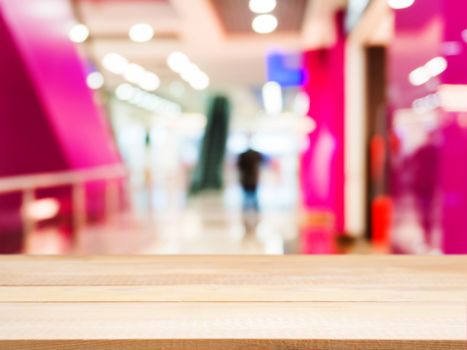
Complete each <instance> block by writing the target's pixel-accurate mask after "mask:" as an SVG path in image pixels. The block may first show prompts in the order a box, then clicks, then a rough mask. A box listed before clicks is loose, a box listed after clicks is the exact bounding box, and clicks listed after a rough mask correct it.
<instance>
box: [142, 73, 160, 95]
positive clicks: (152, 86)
mask: <svg viewBox="0 0 467 350" xmlns="http://www.w3.org/2000/svg"><path fill="white" fill-rule="evenodd" d="M138 85H139V86H140V87H141V88H142V89H144V90H147V91H155V90H157V89H158V88H159V86H160V85H161V80H160V79H159V77H158V76H157V75H156V74H154V73H151V72H145V73H144V75H142V77H141V79H140V80H139V83H138Z"/></svg>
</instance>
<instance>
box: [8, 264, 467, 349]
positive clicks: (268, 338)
mask: <svg viewBox="0 0 467 350" xmlns="http://www.w3.org/2000/svg"><path fill="white" fill-rule="evenodd" d="M466 319H467V257H460V256H454V257H408V256H395V257H390V256H315V257H310V256H288V257H267V256H261V257H260V256H258V257H252V256H224V257H214V256H199V257H188V256H168V257H161V256H159V257H153V256H139V257H122V256H109V257H27V256H5V257H0V349H9V350H10V349H12V350H13V349H28V350H29V349H32V350H34V349H52V350H58V349H76V350H78V349H79V350H87V349H93V350H94V349H106V350H114V349H115V350H127V349H132V350H166V349H173V350H184V349H195V350H208V349H209V350H212V349H216V350H217V349H219V350H223V349H226V350H237V349H264V350H266V349H290V350H292V349H293V350H299V349H316V350H328V349H329V350H331V349H332V350H339V349H342V350H348V349H352V350H357V349H358V350H360V349H362V350H365V349H375V350H383V349H397V350H404V349H407V350H409V349H410V350H413V349H419V350H425V349H459V350H460V349H462V350H466V349H467V341H466V340H467V324H466Z"/></svg>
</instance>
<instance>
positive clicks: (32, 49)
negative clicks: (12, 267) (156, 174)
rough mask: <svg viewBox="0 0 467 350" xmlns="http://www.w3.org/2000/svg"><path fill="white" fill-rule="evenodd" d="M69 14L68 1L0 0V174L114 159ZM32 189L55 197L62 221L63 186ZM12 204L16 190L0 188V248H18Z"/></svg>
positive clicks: (65, 211) (66, 193)
mask: <svg viewBox="0 0 467 350" xmlns="http://www.w3.org/2000/svg"><path fill="white" fill-rule="evenodd" d="M73 22H74V19H73V15H72V12H71V9H70V5H69V1H65V0H41V1H37V0H14V1H10V0H0V45H1V53H0V77H1V79H0V177H3V176H15V175H22V174H34V173H44V172H55V171H62V170H71V169H81V168H90V167H94V166H100V165H106V164H115V163H119V162H120V158H119V155H118V153H117V151H116V148H115V146H114V141H113V137H112V135H111V133H110V130H109V127H108V124H107V121H106V119H105V116H104V115H103V113H102V110H101V108H100V107H99V106H98V105H97V104H96V103H95V101H94V97H93V92H92V91H90V90H89V89H88V88H87V86H86V84H85V70H84V65H83V57H81V55H80V53H79V50H78V48H77V47H76V46H75V45H74V44H72V43H71V42H70V41H69V39H68V35H67V33H68V30H69V28H70V26H71V25H72V24H73ZM101 193H102V186H100V188H99V190H96V191H93V192H92V193H88V198H90V199H91V201H93V202H94V200H93V198H95V199H96V201H97V199H99V198H97V197H96V194H101ZM39 195H40V196H53V197H56V198H58V199H59V200H60V202H61V203H62V212H61V217H60V218H59V219H60V220H62V221H63V220H65V221H67V222H68V223H69V221H70V220H69V219H70V217H69V215H70V210H71V203H70V190H69V188H61V189H54V190H49V191H44V190H41V191H40V194H39ZM19 206H20V194H17V193H16V194H10V195H0V253H9V252H17V251H19V249H20V248H21V240H22V224H21V218H20V214H19ZM68 226H69V225H68Z"/></svg>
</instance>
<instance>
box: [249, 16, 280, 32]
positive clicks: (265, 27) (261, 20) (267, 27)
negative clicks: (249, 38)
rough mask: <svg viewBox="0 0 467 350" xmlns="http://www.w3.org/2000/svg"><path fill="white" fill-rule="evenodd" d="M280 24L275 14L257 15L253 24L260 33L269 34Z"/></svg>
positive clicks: (254, 28)
mask: <svg viewBox="0 0 467 350" xmlns="http://www.w3.org/2000/svg"><path fill="white" fill-rule="evenodd" d="M277 25H278V21H277V18H276V17H275V16H274V15H259V16H256V17H255V19H254V20H253V23H252V24H251V26H252V28H253V30H254V31H255V32H256V33H258V34H269V33H272V32H273V31H275V30H276V28H277Z"/></svg>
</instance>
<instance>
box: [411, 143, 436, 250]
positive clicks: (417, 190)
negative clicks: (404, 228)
mask: <svg viewBox="0 0 467 350" xmlns="http://www.w3.org/2000/svg"><path fill="white" fill-rule="evenodd" d="M411 162H412V169H413V173H412V176H413V185H412V189H413V193H414V197H415V203H416V206H417V212H418V216H419V220H420V225H421V227H422V229H423V232H424V234H425V242H426V243H427V244H428V246H429V247H430V248H434V247H433V244H434V242H433V231H434V229H435V224H436V213H435V208H436V193H437V189H438V181H439V177H438V171H439V146H438V142H437V139H436V136H435V135H434V134H430V135H429V139H428V141H427V142H426V143H425V144H424V145H423V146H421V147H420V148H419V149H418V150H417V151H415V153H414V154H413V156H412V159H411Z"/></svg>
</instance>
